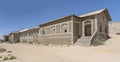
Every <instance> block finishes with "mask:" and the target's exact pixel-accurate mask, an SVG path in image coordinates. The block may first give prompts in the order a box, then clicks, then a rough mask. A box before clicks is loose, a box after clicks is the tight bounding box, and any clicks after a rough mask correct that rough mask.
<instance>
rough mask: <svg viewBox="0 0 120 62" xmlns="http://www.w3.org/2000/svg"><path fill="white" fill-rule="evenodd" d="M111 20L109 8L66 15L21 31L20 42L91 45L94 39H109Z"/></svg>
mask: <svg viewBox="0 0 120 62" xmlns="http://www.w3.org/2000/svg"><path fill="white" fill-rule="evenodd" d="M109 21H111V18H110V15H109V13H108V10H107V9H101V10H98V11H94V12H90V13H87V14H83V15H81V16H76V15H70V16H66V17H63V18H60V19H57V20H53V21H50V22H47V23H44V24H41V25H39V27H37V28H32V29H28V30H25V31H21V32H20V31H19V36H18V38H19V40H20V42H39V43H40V44H68V45H83V46H91V45H92V43H93V42H94V41H97V40H104V41H105V40H107V39H108V37H109Z"/></svg>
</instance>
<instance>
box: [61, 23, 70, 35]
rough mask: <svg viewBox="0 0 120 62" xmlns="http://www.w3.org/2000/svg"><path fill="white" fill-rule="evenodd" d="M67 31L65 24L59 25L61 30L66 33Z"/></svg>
mask: <svg viewBox="0 0 120 62" xmlns="http://www.w3.org/2000/svg"><path fill="white" fill-rule="evenodd" d="M67 31H68V28H67V24H63V25H62V27H61V32H62V33H66V32H67Z"/></svg>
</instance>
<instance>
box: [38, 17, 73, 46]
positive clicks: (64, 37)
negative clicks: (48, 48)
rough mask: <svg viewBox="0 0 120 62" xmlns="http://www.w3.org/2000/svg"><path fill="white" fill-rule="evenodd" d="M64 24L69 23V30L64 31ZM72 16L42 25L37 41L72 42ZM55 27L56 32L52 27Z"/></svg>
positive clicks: (50, 42) (42, 42)
mask: <svg viewBox="0 0 120 62" xmlns="http://www.w3.org/2000/svg"><path fill="white" fill-rule="evenodd" d="M63 24H67V32H66V33H62V31H61V28H62V25H63ZM71 26H72V22H71V17H69V18H64V19H60V20H58V22H56V21H55V22H53V23H48V25H43V26H40V28H39V36H37V41H38V42H39V43H41V44H69V45H70V44H71V43H72V41H71V38H72V36H71V34H72V32H71V30H72V29H71ZM52 27H55V33H52V32H51V28H52ZM43 31H45V34H43Z"/></svg>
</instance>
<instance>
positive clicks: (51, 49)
mask: <svg viewBox="0 0 120 62" xmlns="http://www.w3.org/2000/svg"><path fill="white" fill-rule="evenodd" d="M0 47H4V48H6V49H8V50H11V51H13V54H14V55H15V56H17V57H18V61H19V62H120V36H117V35H111V39H109V40H107V41H106V44H105V45H101V46H97V47H93V46H92V47H81V46H70V47H65V46H36V45H27V44H26V45H25V44H5V43H4V44H0Z"/></svg>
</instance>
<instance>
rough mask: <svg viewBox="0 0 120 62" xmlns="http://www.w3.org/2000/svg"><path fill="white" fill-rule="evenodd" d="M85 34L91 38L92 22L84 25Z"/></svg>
mask: <svg viewBox="0 0 120 62" xmlns="http://www.w3.org/2000/svg"><path fill="white" fill-rule="evenodd" d="M84 34H85V36H91V21H86V22H85V23H84Z"/></svg>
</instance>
